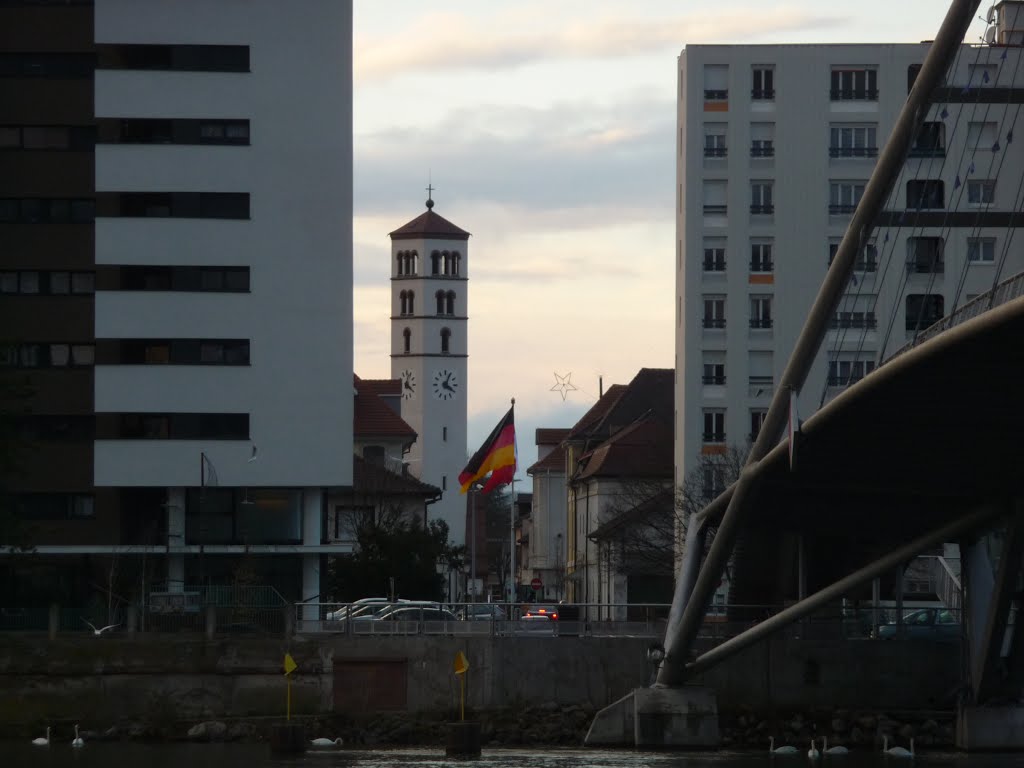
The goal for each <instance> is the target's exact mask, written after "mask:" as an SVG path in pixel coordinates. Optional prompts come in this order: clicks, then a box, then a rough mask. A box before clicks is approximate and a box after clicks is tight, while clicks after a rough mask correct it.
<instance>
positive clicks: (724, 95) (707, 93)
mask: <svg viewBox="0 0 1024 768" xmlns="http://www.w3.org/2000/svg"><path fill="white" fill-rule="evenodd" d="M728 98H729V89H728V88H725V89H716V88H705V89H704V100H705V101H725V100H726V99H728Z"/></svg>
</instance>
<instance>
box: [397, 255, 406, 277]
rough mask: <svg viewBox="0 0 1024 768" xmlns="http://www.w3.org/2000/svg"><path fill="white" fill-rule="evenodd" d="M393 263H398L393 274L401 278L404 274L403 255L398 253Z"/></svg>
mask: <svg viewBox="0 0 1024 768" xmlns="http://www.w3.org/2000/svg"><path fill="white" fill-rule="evenodd" d="M395 261H396V262H398V264H397V267H398V271H397V272H396V273H395V274H396V275H398V276H399V277H401V276H402V275H404V274H405V255H404V254H403V253H402V252H401V251H399V252H398V255H397V256H396V257H395Z"/></svg>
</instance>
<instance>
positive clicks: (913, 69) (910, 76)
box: [907, 64, 921, 93]
mask: <svg viewBox="0 0 1024 768" xmlns="http://www.w3.org/2000/svg"><path fill="white" fill-rule="evenodd" d="M919 74H921V65H920V64H911V65H910V66H909V67H907V93H910V91H911V90H912V89H913V87H914V83H915V82H917V76H918V75H919Z"/></svg>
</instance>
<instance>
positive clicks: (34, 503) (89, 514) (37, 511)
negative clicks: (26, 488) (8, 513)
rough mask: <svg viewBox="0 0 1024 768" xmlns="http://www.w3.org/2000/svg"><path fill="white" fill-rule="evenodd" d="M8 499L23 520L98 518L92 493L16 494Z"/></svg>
mask: <svg viewBox="0 0 1024 768" xmlns="http://www.w3.org/2000/svg"><path fill="white" fill-rule="evenodd" d="M7 499H8V501H9V503H10V507H11V509H12V510H14V513H15V514H16V515H17V516H18V517H19V518H20V519H22V520H38V521H43V520H88V519H90V518H93V517H95V516H96V501H95V499H94V497H93V495H92V494H91V493H15V494H11V495H10V496H8V497H7Z"/></svg>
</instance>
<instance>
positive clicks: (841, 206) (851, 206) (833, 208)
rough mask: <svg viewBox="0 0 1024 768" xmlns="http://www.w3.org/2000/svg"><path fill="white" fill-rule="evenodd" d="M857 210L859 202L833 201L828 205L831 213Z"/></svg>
mask: <svg viewBox="0 0 1024 768" xmlns="http://www.w3.org/2000/svg"><path fill="white" fill-rule="evenodd" d="M856 210H857V203H832V204H831V205H829V207H828V212H829V213H830V214H833V215H835V214H843V213H853V212H854V211H856Z"/></svg>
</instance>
